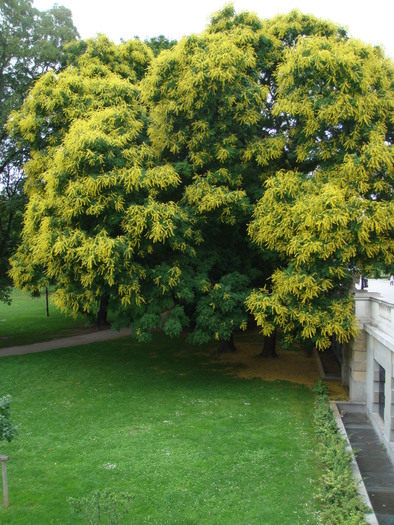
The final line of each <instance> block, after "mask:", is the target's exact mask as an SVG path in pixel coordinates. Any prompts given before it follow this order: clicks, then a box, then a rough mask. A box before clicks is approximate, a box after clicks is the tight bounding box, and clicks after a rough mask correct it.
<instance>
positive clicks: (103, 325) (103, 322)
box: [97, 295, 110, 330]
mask: <svg viewBox="0 0 394 525" xmlns="http://www.w3.org/2000/svg"><path fill="white" fill-rule="evenodd" d="M108 304H109V296H108V295H103V296H102V297H101V299H100V307H99V310H98V312H97V326H98V329H99V330H105V329H107V328H109V327H110V323H109V322H108V318H107V315H108Z"/></svg>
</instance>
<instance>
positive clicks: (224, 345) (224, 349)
mask: <svg viewBox="0 0 394 525" xmlns="http://www.w3.org/2000/svg"><path fill="white" fill-rule="evenodd" d="M236 351H237V348H236V346H235V344H234V336H233V334H231V336H230V339H227V340H225V339H221V340H220V342H219V349H218V352H219V354H231V353H233V352H236Z"/></svg>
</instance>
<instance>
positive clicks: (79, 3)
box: [33, 0, 394, 59]
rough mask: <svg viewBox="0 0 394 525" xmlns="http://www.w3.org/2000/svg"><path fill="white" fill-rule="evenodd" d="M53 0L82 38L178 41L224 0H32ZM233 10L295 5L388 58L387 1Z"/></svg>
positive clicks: (253, 4)
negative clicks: (380, 50)
mask: <svg viewBox="0 0 394 525" xmlns="http://www.w3.org/2000/svg"><path fill="white" fill-rule="evenodd" d="M54 3H58V4H59V5H63V6H65V7H68V8H69V9H70V10H71V12H72V15H73V21H74V25H75V26H76V27H77V29H78V31H79V34H80V36H81V37H82V38H90V37H95V36H96V35H97V33H103V34H105V35H106V36H108V37H109V38H110V39H111V40H113V41H114V42H115V43H119V42H120V39H123V40H129V39H130V38H133V37H135V36H139V37H140V38H141V39H145V38H150V37H154V36H158V35H164V36H166V37H167V38H169V39H176V40H179V39H180V38H181V37H182V36H186V35H190V34H192V33H200V32H201V31H203V30H204V29H205V27H206V26H207V24H208V22H209V19H210V15H211V14H212V13H214V12H215V11H218V10H220V9H221V8H222V7H223V6H224V5H226V4H227V3H228V1H227V0H192V1H190V0H33V5H34V6H35V7H36V8H37V9H39V10H40V11H43V10H46V9H50V8H51V7H52V6H53V4H54ZM232 3H233V4H234V7H235V9H236V11H243V10H247V11H253V12H255V13H257V14H258V15H259V16H260V18H271V17H273V16H275V15H276V14H278V13H288V12H289V11H290V10H291V9H294V8H297V9H299V10H300V11H302V12H304V13H311V14H314V15H316V16H318V17H319V18H323V19H328V20H331V21H332V22H336V23H338V24H340V25H342V26H345V27H346V28H347V29H348V31H349V34H350V35H351V36H353V37H355V38H358V39H360V40H363V41H364V42H367V43H370V44H379V45H382V46H383V47H384V49H385V51H386V54H387V55H389V56H390V57H391V58H392V59H394V27H393V26H394V2H393V0H323V1H322V0H233V2H232Z"/></svg>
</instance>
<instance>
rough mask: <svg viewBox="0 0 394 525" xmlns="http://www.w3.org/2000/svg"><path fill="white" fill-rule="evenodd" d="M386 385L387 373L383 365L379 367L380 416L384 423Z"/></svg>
mask: <svg viewBox="0 0 394 525" xmlns="http://www.w3.org/2000/svg"><path fill="white" fill-rule="evenodd" d="M385 383H386V371H385V369H384V368H383V367H382V366H381V365H379V395H378V407H379V416H380V417H381V418H382V419H383V421H384V406H385V403H386V399H385V395H384V387H385Z"/></svg>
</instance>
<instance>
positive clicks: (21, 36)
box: [0, 0, 78, 301]
mask: <svg viewBox="0 0 394 525" xmlns="http://www.w3.org/2000/svg"><path fill="white" fill-rule="evenodd" d="M77 36H78V33H77V30H76V29H75V27H74V25H73V23H72V18H71V12H70V11H69V10H68V9H66V8H64V7H62V6H58V5H55V6H54V7H53V8H52V9H50V10H48V11H43V12H41V11H38V10H37V9H35V8H33V7H32V3H31V1H30V0H7V1H3V2H1V3H0V300H4V301H6V300H8V297H9V286H10V284H11V283H10V280H9V278H8V274H7V272H8V269H9V263H8V259H9V257H10V256H11V255H12V254H13V252H14V251H15V249H16V245H17V243H18V241H19V233H20V229H21V220H22V214H23V208H24V205H25V203H26V199H25V197H24V195H23V184H24V175H23V171H22V167H23V164H24V163H25V161H26V160H27V159H28V149H26V147H23V146H22V145H21V144H20V143H17V142H16V141H15V139H14V138H13V137H12V136H10V134H9V133H8V132H7V130H6V122H7V120H8V118H9V115H10V112H11V111H13V110H17V109H19V108H20V107H21V105H22V103H23V100H24V98H25V96H26V94H27V93H28V91H29V88H30V87H31V86H32V84H33V83H34V81H35V80H37V79H38V77H39V76H40V75H41V74H43V73H44V72H46V71H48V70H50V69H51V70H57V69H59V67H60V66H61V64H62V63H63V61H64V56H65V55H64V48H63V46H64V45H65V44H66V43H68V42H70V41H72V40H74V39H75V38H76V37H77Z"/></svg>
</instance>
